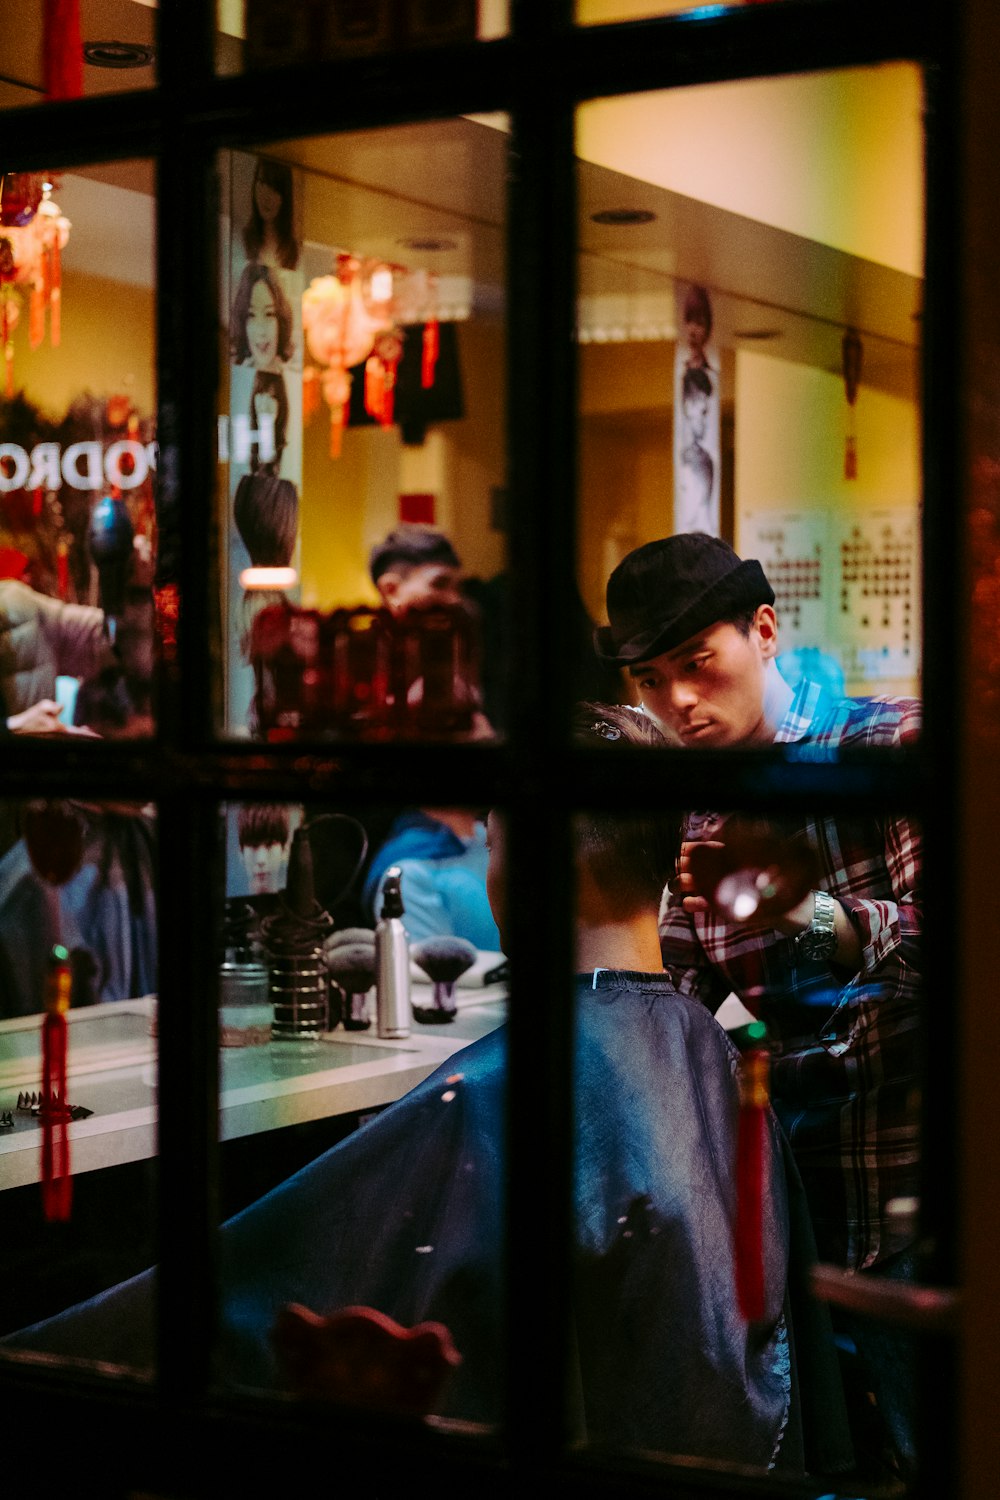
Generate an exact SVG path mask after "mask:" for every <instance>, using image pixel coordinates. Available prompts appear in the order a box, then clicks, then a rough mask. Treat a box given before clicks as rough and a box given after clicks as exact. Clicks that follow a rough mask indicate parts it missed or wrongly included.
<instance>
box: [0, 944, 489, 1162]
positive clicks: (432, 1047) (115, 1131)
mask: <svg viewBox="0 0 1000 1500" xmlns="http://www.w3.org/2000/svg"><path fill="white" fill-rule="evenodd" d="M490 957H493V958H495V957H496V955H490ZM487 972H488V970H487ZM422 991H425V992H426V995H427V996H428V997H429V995H430V986H423V985H414V988H413V997H414V1002H415V1003H416V1004H418V1005H419V1004H421V1003H422V996H421V992H422ZM456 993H457V1000H458V1014H457V1016H456V1018H455V1020H454V1021H453V1022H451V1023H450V1024H447V1025H444V1026H422V1025H420V1024H419V1023H417V1022H414V1023H413V1026H412V1028H411V1033H410V1036H409V1037H406V1038H403V1039H401V1040H398V1041H388V1040H383V1039H382V1038H380V1037H379V1036H377V1035H376V1034H375V1032H374V1028H373V1029H372V1030H371V1031H360V1032H358V1031H344V1030H343V1028H342V1027H338V1028H337V1029H336V1030H335V1031H332V1032H328V1033H327V1034H325V1035H324V1036H322V1037H320V1038H319V1039H317V1040H315V1041H299V1040H296V1041H290V1040H282V1041H271V1042H268V1043H266V1044H263V1045H260V1046H254V1047H223V1048H220V1051H219V1059H220V1079H219V1088H220V1102H219V1112H220V1139H222V1140H233V1139H235V1138H237V1137H239V1136H247V1135H254V1134H257V1133H258V1132H260V1131H265V1130H275V1129H278V1128H280V1127H282V1126H286V1125H298V1124H302V1123H304V1122H306V1121H309V1120H319V1119H325V1118H327V1117H328V1116H331V1115H342V1114H347V1113H351V1112H357V1111H364V1110H369V1109H377V1108H379V1107H381V1106H382V1105H385V1104H390V1103H392V1101H393V1100H394V1099H398V1098H400V1097H401V1096H402V1095H403V1094H405V1093H407V1092H408V1090H410V1089H411V1088H413V1087H415V1085H416V1084H418V1083H421V1082H422V1081H423V1079H424V1078H426V1077H427V1076H428V1074H430V1073H432V1072H433V1071H434V1069H435V1068H436V1067H438V1066H439V1064H441V1063H442V1062H445V1061H447V1059H448V1058H449V1057H450V1056H451V1055H452V1054H453V1053H455V1052H458V1051H460V1050H461V1049H462V1048H463V1047H465V1046H467V1045H468V1044H469V1043H470V1042H472V1041H475V1040H476V1039H477V1038H478V1037H480V1036H485V1035H486V1034H487V1033H488V1032H490V1031H492V1030H494V1029H495V1028H496V1027H497V1026H499V1025H500V1024H501V1023H502V1021H503V1020H504V1017H505V1014H506V990H505V986H504V985H502V984H498V983H493V984H490V985H482V983H481V979H480V985H479V987H478V988H473V987H471V986H470V987H468V988H460V989H458V991H457V992H456ZM155 1013H156V1000H155V997H153V996H148V995H147V996H144V997H142V998H140V999H136V1000H122V1001H119V1002H117V1003H116V1004H110V1005H95V1006H91V1007H88V1008H87V1009H86V1010H79V1011H70V1012H69V1015H68V1017H67V1020H68V1022H69V1027H70V1029H69V1066H68V1074H67V1084H68V1087H67V1092H68V1094H69V1103H70V1105H71V1106H83V1107H84V1108H86V1109H88V1110H91V1111H93V1113H92V1114H91V1115H89V1116H88V1117H87V1118H86V1119H81V1120H76V1121H74V1122H72V1123H71V1124H70V1125H69V1137H70V1141H71V1161H72V1169H73V1172H74V1174H76V1173H80V1172H92V1171H96V1170H98V1169H99V1168H101V1167H109V1166H118V1165H120V1164H122V1163H124V1162H129V1161H140V1160H143V1159H145V1158H146V1157H150V1156H155V1155H156V1150H157V1145H156V1127H157V1110H156V1040H155V1037H154V1035H153V1023H154V1017H155ZM40 1036H41V1018H40V1017H38V1016H30V1017H23V1018H18V1019H16V1020H12V1021H4V1022H0V1113H6V1112H7V1111H11V1112H12V1114H13V1120H14V1125H13V1128H10V1127H7V1128H0V1191H3V1190H5V1189H8V1188H14V1187H22V1186H24V1185H25V1184H27V1183H31V1182H37V1181H38V1179H39V1150H40V1140H41V1137H40V1131H39V1127H38V1122H37V1120H36V1119H35V1118H34V1117H33V1116H32V1115H30V1114H26V1113H21V1112H18V1111H17V1109H16V1105H17V1098H18V1094H19V1093H24V1092H27V1093H30V1092H37V1090H38V1089H39V1087H40V1084H41V1060H40V1058H41V1052H40Z"/></svg>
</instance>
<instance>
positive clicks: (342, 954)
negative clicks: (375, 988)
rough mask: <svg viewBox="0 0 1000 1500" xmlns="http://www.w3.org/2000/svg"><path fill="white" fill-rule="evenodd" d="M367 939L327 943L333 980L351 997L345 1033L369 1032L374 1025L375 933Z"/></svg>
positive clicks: (347, 1007) (328, 963) (327, 954)
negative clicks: (371, 995)
mask: <svg viewBox="0 0 1000 1500" xmlns="http://www.w3.org/2000/svg"><path fill="white" fill-rule="evenodd" d="M351 930H352V929H351V928H347V929H346V931H347V932H350V931H351ZM356 930H358V931H362V930H363V929H356ZM366 937H367V939H368V941H367V942H341V943H334V944H327V947H326V949H325V950H324V954H323V958H324V961H325V963H326V967H327V969H328V971H329V974H330V978H331V979H332V980H333V982H334V983H335V984H339V985H340V988H341V989H342V990H343V991H344V994H345V996H346V997H347V1003H346V1005H345V1007H344V1029H345V1031H367V1030H368V1028H369V1026H370V1025H371V1024H372V1023H371V1017H370V1016H369V1015H368V1014H367V1010H368V991H369V990H370V989H371V987H372V985H373V984H374V983H375V934H374V933H372V932H368V933H366Z"/></svg>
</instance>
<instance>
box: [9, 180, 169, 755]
mask: <svg viewBox="0 0 1000 1500" xmlns="http://www.w3.org/2000/svg"><path fill="white" fill-rule="evenodd" d="M152 178H153V172H152V164H151V163H150V162H148V161H126V162H117V163H113V164H108V163H106V164H102V165H99V166H94V167H89V168H81V169H79V170H76V171H74V172H64V173H58V174H52V175H49V176H45V175H43V174H35V173H7V174H5V176H4V179H3V183H4V200H3V201H4V203H5V204H7V205H9V206H10V210H11V213H13V205H14V204H15V203H20V204H21V212H20V214H19V217H20V218H21V219H22V220H23V221H24V222H23V223H21V224H16V225H15V224H11V225H6V226H4V227H3V228H0V255H5V256H7V258H8V264H9V265H10V266H11V267H12V278H11V279H5V281H4V284H3V285H2V287H0V324H2V325H3V326H2V332H3V346H4V371H5V375H4V388H3V396H2V397H0V619H2V630H3V634H4V638H5V641H6V645H5V647H4V652H5V654H4V666H3V669H2V672H0V693H2V696H3V700H4V707H5V709H6V717H7V720H8V723H9V724H10V726H11V727H12V728H14V729H15V730H17V731H18V732H21V733H44V732H53V731H55V730H64V729H69V730H72V731H76V732H91V733H96V734H99V735H101V736H102V737H112V738H114V737H119V736H123V735H129V736H135V735H149V734H151V733H152V732H153V727H154V725H153V714H154V703H153V683H152V677H153V633H154V626H153V592H152V583H153V572H154V567H155V560H156V558H155V553H156V518H155V506H154V487H155V480H156V464H157V447H156V375H155V371H156V346H155V316H156V314H155V278H154V197H153V180H152ZM19 631H20V632H21V634H20V637H18V634H17V632H19ZM56 703H58V705H59V709H58V712H57V711H56V709H55V708H54V707H52V705H53V704H56Z"/></svg>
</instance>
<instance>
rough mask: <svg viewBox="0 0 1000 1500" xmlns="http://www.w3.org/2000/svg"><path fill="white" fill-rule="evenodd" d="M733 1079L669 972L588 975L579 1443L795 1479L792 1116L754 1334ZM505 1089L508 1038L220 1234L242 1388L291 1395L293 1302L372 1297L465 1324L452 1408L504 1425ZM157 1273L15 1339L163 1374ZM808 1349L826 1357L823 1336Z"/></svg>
mask: <svg viewBox="0 0 1000 1500" xmlns="http://www.w3.org/2000/svg"><path fill="white" fill-rule="evenodd" d="M595 986H596V987H595ZM735 1069H736V1054H735V1052H734V1049H733V1047H732V1045H731V1043H730V1042H729V1039H728V1037H727V1036H726V1034H725V1032H724V1031H723V1030H722V1028H721V1027H720V1026H719V1025H718V1023H717V1022H716V1021H715V1020H714V1018H713V1017H712V1016H711V1015H710V1014H709V1013H708V1012H707V1011H706V1010H705V1009H704V1008H703V1007H701V1006H700V1005H698V1004H697V1003H696V1002H694V1001H691V1000H688V999H685V998H683V997H681V996H679V995H677V994H676V993H675V991H674V990H673V989H672V987H671V985H670V984H669V982H668V981H667V980H666V978H665V977H661V976H651V975H637V974H625V973H613V972H611V971H598V974H597V977H596V980H594V979H592V977H591V976H590V975H587V976H586V977H584V978H581V979H580V980H579V981H578V987H577V1008H576V1027H575V1091H574V1107H575V1114H576V1120H577V1128H576V1148H575V1169H574V1180H573V1192H574V1200H575V1216H576V1256H575V1264H574V1315H575V1333H576V1350H577V1355H578V1370H579V1379H578V1381H577V1389H578V1392H579V1406H578V1411H577V1418H578V1424H579V1431H580V1436H581V1437H586V1438H587V1439H589V1440H591V1441H596V1442H600V1443H604V1444H610V1445H612V1446H614V1447H624V1448H645V1449H652V1450H657V1451H661V1452H668V1453H686V1454H691V1455H695V1456H697V1457H702V1458H708V1459H713V1460H722V1461H732V1462H736V1463H741V1464H752V1465H757V1466H761V1467H769V1466H772V1465H773V1466H776V1467H777V1468H779V1469H782V1470H792V1471H796V1472H800V1471H801V1470H802V1469H803V1467H804V1456H803V1455H804V1448H803V1430H802V1422H801V1412H802V1409H803V1403H802V1400H801V1397H800V1389H801V1381H802V1370H801V1369H800V1370H798V1371H797V1372H796V1371H795V1370H794V1369H793V1359H792V1347H791V1343H790V1328H789V1322H788V1318H787V1312H788V1305H789V1303H788V1270H789V1243H790V1233H789V1218H788V1210H789V1197H788V1194H787V1192H786V1185H785V1175H784V1167H783V1163H782V1146H781V1140H780V1136H779V1132H778V1128H777V1125H776V1122H775V1121H774V1120H773V1117H772V1119H771V1121H770V1131H769V1148H770V1149H769V1173H770V1179H769V1181H770V1191H769V1193H768V1195H767V1199H766V1211H765V1225H764V1252H765V1265H766V1284H767V1304H768V1306H767V1313H766V1317H765V1319H764V1320H763V1322H762V1323H760V1324H758V1325H754V1326H752V1327H748V1326H747V1325H746V1324H745V1323H744V1322H743V1321H742V1319H741V1318H740V1316H739V1314H738V1312H737V1310H736V1296H735V1290H734V1266H733V1254H732V1219H733V1210H734V1194H735V1157H736V1127H737V1118H738V1099H737V1089H736V1078H735ZM505 1076H506V1035H505V1030H504V1029H503V1028H501V1029H500V1030H499V1031H497V1032H494V1033H493V1034H491V1035H490V1036H488V1037H485V1038H483V1039H482V1040H480V1041H477V1042H475V1043H474V1044H473V1045H472V1046H470V1047H468V1048H466V1049H465V1050H464V1051H462V1052H461V1053H458V1054H456V1055H455V1056H453V1057H452V1058H451V1059H450V1060H449V1061H448V1062H447V1063H445V1064H444V1065H443V1066H442V1067H441V1068H440V1069H438V1071H437V1072H436V1073H434V1074H433V1075H432V1076H431V1077H430V1078H429V1079H428V1080H427V1081H426V1082H425V1083H423V1084H422V1085H420V1086H419V1087H418V1088H416V1089H414V1090H413V1091H412V1092H411V1093H410V1094H408V1095H407V1096H406V1097H405V1098H404V1099H402V1100H400V1101H399V1102H398V1103H397V1104H395V1105H393V1106H391V1107H390V1108H388V1109H387V1110H385V1111H384V1112H383V1113H382V1114H380V1115H379V1116H377V1117H376V1118H375V1119H374V1120H372V1121H371V1122H370V1123H369V1124H368V1125H367V1126H365V1127H364V1128H362V1129H361V1130H359V1131H357V1132H356V1133H355V1134H354V1135H352V1136H350V1137H349V1138H348V1139H347V1140H345V1141H344V1142H342V1143H341V1144H340V1145H338V1146H335V1147H334V1148H332V1149H331V1150H330V1151H328V1152H326V1153H325V1154H324V1155H323V1156H321V1157H319V1158H318V1159H317V1160H316V1161H315V1162H313V1163H311V1164H310V1165H309V1166H308V1167H306V1168H304V1169H303V1170H302V1171H301V1172H299V1173H297V1174H296V1175H295V1176H293V1177H291V1178H289V1179H288V1181H286V1182H285V1183H283V1184H282V1185H281V1186H280V1187H278V1188H276V1189H275V1190H274V1191H273V1192H271V1193H269V1194H268V1195H267V1196H265V1197H264V1198H262V1199H260V1200H259V1201H258V1202H257V1203H255V1204H253V1205H252V1206H251V1207H249V1208H248V1209H246V1210H245V1211H244V1212H243V1213H241V1214H239V1215H238V1216H237V1217H236V1218H234V1219H232V1220H230V1221H229V1223H228V1224H226V1225H225V1226H224V1227H223V1229H222V1231H221V1234H220V1273H221V1287H222V1295H221V1302H222V1308H221V1331H220V1340H219V1348H218V1374H219V1377H220V1378H221V1379H222V1380H223V1381H224V1382H226V1383H230V1384H238V1385H240V1386H244V1387H246V1386H250V1387H263V1388H271V1387H275V1386H280V1384H281V1376H280V1373H279V1370H278V1368H277V1367H276V1365H275V1362H274V1359H273V1356H272V1352H271V1349H270V1344H269V1340H268V1332H269V1329H270V1328H271V1326H272V1324H273V1321H274V1317H275V1314H276V1313H277V1311H278V1309H279V1308H280V1307H281V1306H282V1305H283V1304H285V1303H287V1302H292V1301H295V1302H300V1303H304V1304H305V1305H306V1306H308V1307H310V1308H312V1309H314V1310H315V1311H318V1312H330V1311H332V1310H333V1309H335V1308H337V1307H341V1306H344V1305H348V1304H356V1303H362V1304H367V1305H370V1306H374V1307H377V1308H379V1309H381V1310H382V1311H384V1312H386V1313H388V1314H389V1315H390V1316H392V1317H394V1318H397V1319H398V1320H399V1321H400V1322H402V1323H404V1324H413V1323H416V1322H420V1321H422V1320H424V1319H437V1320H440V1321H441V1322H443V1323H445V1324H447V1326H448V1327H449V1329H450V1330H451V1333H452V1337H453V1338H454V1341H455V1343H456V1345H457V1347H458V1349H459V1351H460V1352H461V1354H462V1356H463V1358H462V1364H461V1365H460V1367H459V1368H458V1370H457V1371H456V1372H455V1374H454V1377H453V1378H452V1381H451V1383H450V1385H449V1386H448V1388H447V1391H446V1396H445V1404H444V1406H443V1407H442V1412H443V1414H444V1415H448V1416H453V1417H459V1418H463V1419H475V1420H481V1421H486V1422H490V1423H493V1422H497V1421H499V1420H500V1419H501V1416H502V1411H501V1375H500V1370H501V1367H502V1329H503V1304H502V1285H503V1277H502V1256H503V1243H504V1223H505V1218H504V1205H503V1197H504V1156H503V1143H504V1137H505V1120H504V1112H505ZM154 1276H155V1272H146V1273H144V1274H143V1275H141V1276H139V1277H136V1278H134V1279H133V1280H132V1281H130V1282H127V1283H125V1284H124V1285H122V1286H120V1287H116V1288H114V1289H112V1290H111V1291H110V1292H107V1293H104V1294H103V1295H101V1296H99V1297H97V1298H94V1299H92V1300H91V1301H89V1302H87V1303H84V1304H82V1305H81V1306H79V1307H76V1308H71V1309H70V1310H69V1311H68V1312H66V1313H63V1314H61V1315H59V1316H58V1317H56V1318H53V1319H49V1320H48V1321H47V1322H45V1323H41V1324H38V1325H36V1326H35V1327H33V1328H29V1329H27V1330H24V1331H22V1332H21V1333H19V1334H16V1335H12V1336H11V1337H10V1338H8V1339H7V1340H6V1341H5V1342H6V1344H7V1345H8V1347H10V1346H14V1347H19V1348H29V1349H32V1350H44V1351H48V1352H51V1353H59V1354H63V1355H71V1356H77V1357H82V1358H84V1359H88V1360H94V1359H100V1360H103V1361H109V1362H111V1363H113V1364H121V1365H127V1366H133V1367H134V1366H139V1367H140V1368H149V1366H150V1364H151V1359H152V1348H153V1297H152V1292H153V1287H154ZM826 1332H827V1335H828V1333H829V1330H828V1328H827V1330H826ZM809 1337H810V1339H811V1340H812V1342H813V1343H814V1344H815V1343H817V1340H816V1338H815V1330H812V1331H811V1332H810V1335H809ZM829 1352H830V1357H831V1359H832V1341H831V1343H830V1349H829ZM810 1379H812V1377H811V1376H810ZM838 1399H839V1393H838V1391H836V1390H834V1389H832V1388H831V1389H830V1390H829V1391H828V1390H826V1389H824V1390H822V1391H821V1393H820V1395H819V1397H818V1398H817V1399H816V1400H815V1401H814V1402H813V1403H812V1404H813V1405H814V1406H815V1408H816V1409H817V1410H820V1411H821V1412H822V1420H823V1421H824V1422H825V1423H827V1424H828V1428H829V1430H828V1432H827V1433H826V1434H825V1436H826V1438H827V1439H828V1441H827V1442H826V1446H825V1448H824V1455H825V1456H824V1463H825V1466H828V1467H833V1466H835V1465H836V1464H837V1463H838V1461H840V1460H841V1459H844V1457H845V1454H846V1448H845V1447H844V1445H843V1442H842V1434H841V1431H840V1428H839V1427H838V1421H839V1420H841V1417H842V1408H841V1407H839V1406H838ZM838 1444H839V1445H840V1446H838Z"/></svg>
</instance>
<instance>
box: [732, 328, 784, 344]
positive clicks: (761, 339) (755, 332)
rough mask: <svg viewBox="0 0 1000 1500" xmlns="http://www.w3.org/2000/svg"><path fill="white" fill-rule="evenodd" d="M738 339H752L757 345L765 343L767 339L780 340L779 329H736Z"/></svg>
mask: <svg viewBox="0 0 1000 1500" xmlns="http://www.w3.org/2000/svg"><path fill="white" fill-rule="evenodd" d="M736 337H737V338H738V339H753V340H755V341H756V342H757V343H758V344H763V343H766V342H767V340H768V339H780V338H781V329H780V328H738V329H737V330H736Z"/></svg>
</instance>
